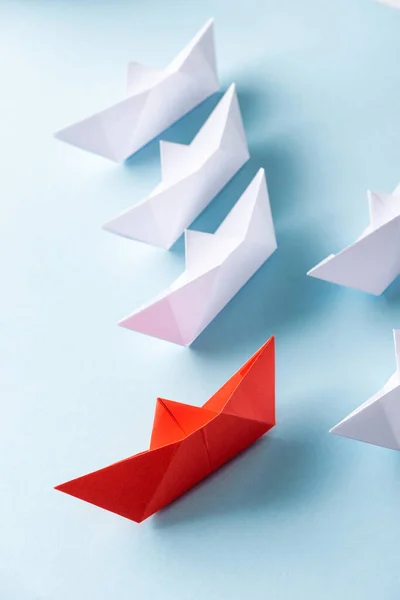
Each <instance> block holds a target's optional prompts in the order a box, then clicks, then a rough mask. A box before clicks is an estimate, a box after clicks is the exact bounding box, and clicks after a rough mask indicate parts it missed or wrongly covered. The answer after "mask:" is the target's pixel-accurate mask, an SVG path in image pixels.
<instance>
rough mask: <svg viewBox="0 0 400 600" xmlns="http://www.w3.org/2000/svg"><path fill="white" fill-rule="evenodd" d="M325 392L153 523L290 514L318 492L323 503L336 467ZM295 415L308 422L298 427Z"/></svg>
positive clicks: (164, 524) (165, 525) (168, 524)
mask: <svg viewBox="0 0 400 600" xmlns="http://www.w3.org/2000/svg"><path fill="white" fill-rule="evenodd" d="M324 395H326V392H322V393H321V396H320V397H315V398H313V399H312V404H313V411H312V413H311V412H310V411H306V412H304V413H303V411H302V415H300V413H299V412H298V410H299V409H296V408H295V407H294V408H293V412H294V413H295V412H296V411H297V413H298V416H297V418H296V419H295V420H293V421H292V422H291V423H290V426H288V424H287V423H286V424H283V426H282V427H280V431H279V433H278V431H277V430H276V431H274V430H272V431H271V433H269V434H267V435H265V436H264V437H263V438H261V439H260V440H258V441H257V442H256V443H254V444H253V445H252V446H250V447H249V448H247V449H246V450H245V451H243V452H242V453H241V454H240V455H238V456H237V457H235V458H234V459H232V460H231V461H230V462H229V463H227V464H226V465H224V466H223V467H221V468H220V469H219V470H218V471H216V472H215V473H213V474H212V475H210V476H209V477H207V478H206V479H204V480H203V481H202V482H200V483H199V484H197V485H196V486H195V487H194V488H192V489H191V490H189V491H188V492H187V493H186V494H185V495H184V496H182V497H181V498H179V499H177V500H176V501H175V502H173V503H172V504H170V505H169V506H167V507H166V508H165V509H163V510H162V511H160V512H159V513H157V514H156V515H155V516H154V517H153V520H152V524H153V526H154V527H155V528H168V527H173V526H175V525H179V524H186V523H192V522H193V521H202V520H208V519H210V518H211V519H212V518H214V517H220V516H222V515H229V513H235V512H240V513H241V514H243V516H246V514H247V513H249V512H251V513H253V512H254V511H259V512H260V513H263V512H266V511H269V512H271V511H272V512H275V511H279V512H281V511H285V510H287V511H288V513H290V511H292V510H293V505H294V504H295V505H298V511H299V512H302V511H303V510H304V509H303V507H304V506H307V502H308V501H309V500H311V498H312V501H313V504H314V506H315V503H318V500H317V498H318V497H320V502H321V505H322V503H323V502H324V499H325V494H327V493H330V486H331V485H333V484H332V482H333V481H334V479H333V476H332V468H335V461H334V456H333V454H334V448H335V444H334V443H333V441H334V438H333V437H332V436H329V435H328V433H327V430H328V428H329V423H328V420H329V418H328V419H327V416H326V415H324V406H323V405H324V402H321V400H324V398H323V396H324ZM331 395H332V392H330V396H331ZM296 404H297V406H299V405H300V404H301V402H297V401H296ZM299 418H300V419H302V420H304V422H307V427H298V425H297V423H296V422H297V419H299ZM285 430H286V431H285ZM278 435H279V437H278ZM282 435H284V436H285V437H282ZM336 468H339V465H338V462H336ZM347 468H348V465H347ZM304 503H306V504H304ZM260 516H261V515H260Z"/></svg>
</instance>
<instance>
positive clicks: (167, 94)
mask: <svg viewBox="0 0 400 600" xmlns="http://www.w3.org/2000/svg"><path fill="white" fill-rule="evenodd" d="M218 89H219V83H218V75H217V68H216V60H215V49H214V33H213V20H212V19H211V20H209V21H208V22H207V23H206V25H205V26H204V27H203V28H202V29H201V30H200V31H199V32H198V33H197V35H196V36H195V37H194V38H193V39H192V41H191V42H190V43H189V44H188V45H187V46H186V48H185V49H184V50H182V52H181V53H180V54H178V56H177V57H176V58H175V59H174V60H173V61H172V62H171V63H170V64H169V65H168V66H167V67H166V68H165V69H155V68H153V67H147V66H145V65H140V64H138V63H130V64H129V66H128V90H127V96H128V97H127V98H126V99H125V100H122V102H119V103H118V104H115V105H113V106H111V107H110V108H107V109H106V110H103V111H101V112H99V113H97V114H95V115H93V116H91V117H89V118H87V119H84V120H83V121H80V122H78V123H75V124H74V125H71V126H69V127H67V128H66V129H62V130H61V131H59V132H58V133H56V134H55V137H57V138H58V139H60V140H62V141H64V142H67V143H69V144H72V145H73V146H77V147H78V148H81V149H83V150H87V151H89V152H93V153H94V154H99V155H100V156H104V157H105V158H109V159H111V160H113V161H116V162H122V161H124V160H125V159H126V158H128V157H129V156H131V155H132V154H134V153H135V152H137V150H139V149H140V148H142V147H143V146H144V145H145V144H147V143H148V142H149V141H150V140H152V139H153V138H155V137H156V136H158V135H159V134H160V133H162V132H163V131H164V130H165V129H167V127H169V126H170V125H172V123H174V122H175V121H177V120H178V119H180V118H181V117H183V115H185V114H186V113H188V112H189V111H190V110H192V109H193V108H194V107H195V106H197V105H198V104H200V102H202V101H203V100H205V99H206V98H207V97H208V96H210V95H211V94H213V93H214V92H216V91H217V90H218Z"/></svg>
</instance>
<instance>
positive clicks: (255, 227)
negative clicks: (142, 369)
mask: <svg viewBox="0 0 400 600" xmlns="http://www.w3.org/2000/svg"><path fill="white" fill-rule="evenodd" d="M185 235H186V249H187V256H186V269H185V271H184V273H183V274H182V275H181V276H180V277H179V278H178V279H176V281H175V282H174V283H172V285H171V286H170V287H169V288H168V289H167V290H166V291H165V292H163V293H162V294H161V295H160V296H159V297H158V298H157V299H156V300H154V301H153V302H152V303H150V304H148V305H146V306H144V307H143V308H141V309H139V310H138V311H136V312H135V313H133V314H132V315H130V316H128V317H126V318H125V319H123V320H122V321H120V323H119V325H121V326H122V327H125V328H127V329H131V330H133V331H138V332H140V333H146V334H147V335H151V336H153V337H158V338H161V339H164V340H168V341H171V342H174V343H176V344H180V345H183V346H188V345H190V344H191V343H192V342H193V341H194V340H195V339H196V338H197V336H198V335H199V334H200V333H201V332H202V331H203V330H204V329H205V328H206V327H207V325H208V324H209V323H210V322H211V321H212V320H213V319H214V317H215V316H216V315H217V314H218V313H219V312H220V311H221V310H222V309H223V308H224V307H225V306H226V304H227V303H228V302H229V301H230V300H231V299H232V298H233V296H234V295H235V294H236V293H237V292H238V291H239V290H240V289H241V288H242V287H243V286H244V285H245V284H246V283H247V281H248V280H249V279H250V277H252V275H254V273H255V272H256V271H257V270H258V269H259V268H260V267H261V265H262V264H263V263H264V262H265V261H266V260H267V259H268V258H269V257H270V256H271V254H272V253H273V252H274V251H275V249H276V248H277V244H276V238H275V231H274V224H273V220H272V215H271V208H270V202H269V197H268V191H267V185H266V181H265V174H264V170H263V169H260V170H259V171H258V173H257V174H256V176H255V177H254V179H253V180H252V182H251V183H250V184H249V186H248V187H247V189H246V190H245V191H244V193H243V194H242V196H241V197H240V198H239V200H238V201H237V203H236V205H235V206H234V207H233V209H232V210H231V212H230V213H229V214H228V216H227V217H226V219H225V221H224V222H223V223H222V224H221V225H220V227H219V228H218V229H217V231H216V232H215V233H214V234H203V233H200V232H193V231H186V234H185Z"/></svg>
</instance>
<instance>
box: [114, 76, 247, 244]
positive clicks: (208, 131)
mask: <svg viewBox="0 0 400 600" xmlns="http://www.w3.org/2000/svg"><path fill="white" fill-rule="evenodd" d="M160 154H161V173H162V179H161V182H160V183H159V184H158V185H157V186H156V187H155V188H154V190H153V191H152V192H151V193H150V195H149V196H148V197H147V198H146V199H145V200H143V201H141V202H139V203H138V204H135V205H134V206H133V207H132V208H129V209H128V210H126V211H124V212H123V213H121V214H120V215H118V216H117V217H115V218H114V219H112V220H111V221H109V222H108V223H106V224H105V225H104V229H106V230H107V231H110V232H112V233H116V234H118V235H121V236H123V237H127V238H130V239H133V240H137V241H140V242H145V243H147V244H152V245H154V246H161V247H162V248H170V247H171V246H172V245H173V244H174V243H175V242H176V240H177V239H178V238H179V237H180V236H181V235H182V233H183V232H184V230H185V229H186V228H187V227H188V226H189V225H190V224H191V223H192V222H193V221H194V220H195V219H196V217H197V216H198V215H199V214H200V213H201V211H203V210H204V209H205V208H206V206H207V205H208V204H209V203H210V202H211V200H212V199H213V198H214V197H215V196H216V195H217V194H218V193H219V192H220V191H221V190H222V188H223V187H224V186H225V185H226V184H227V183H228V181H230V179H232V177H233V176H234V175H235V173H236V172H237V171H238V170H239V169H240V168H241V167H242V166H243V165H244V164H245V162H246V161H247V160H248V159H249V157H250V155H249V151H248V148H247V141H246V137H245V134H244V129H243V123H242V117H241V114H240V108H239V103H238V99H237V95H236V90H235V86H234V85H231V86H230V88H229V89H228V90H227V92H226V93H225V95H224V96H223V97H222V99H221V100H220V102H219V103H218V104H217V106H216V108H215V109H214V110H213V112H212V113H211V115H210V116H209V118H208V119H207V121H206V122H205V123H204V125H203V126H202V128H201V129H200V131H199V132H198V133H197V135H196V136H195V137H194V139H193V140H192V142H191V143H190V144H189V145H188V146H185V145H183V144H175V143H171V142H160Z"/></svg>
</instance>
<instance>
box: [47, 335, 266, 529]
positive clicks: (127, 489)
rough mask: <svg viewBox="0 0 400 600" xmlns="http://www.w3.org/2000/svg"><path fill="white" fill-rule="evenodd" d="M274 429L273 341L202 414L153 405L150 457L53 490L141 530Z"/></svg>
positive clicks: (145, 454)
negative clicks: (142, 523) (140, 526)
mask: <svg viewBox="0 0 400 600" xmlns="http://www.w3.org/2000/svg"><path fill="white" fill-rule="evenodd" d="M237 392H240V393H239V394H237ZM235 394H237V395H236V396H235ZM249 415H250V416H249ZM274 425H275V353H274V338H273V337H272V338H270V339H269V340H268V342H266V343H265V344H264V346H263V347H262V348H261V349H260V350H259V351H258V352H256V354H255V355H254V356H253V357H252V359H251V360H250V361H248V363H246V364H245V365H244V366H243V367H242V368H241V369H239V370H238V371H237V373H236V374H235V375H233V376H232V377H231V379H230V380H229V381H228V382H226V384H225V385H223V386H222V388H221V389H220V390H219V392H217V393H216V394H214V396H212V398H210V400H209V401H208V402H206V403H205V404H204V406H203V407H194V406H190V405H188V404H181V403H179V402H173V401H171V400H164V399H162V398H159V399H158V401H157V405H156V412H155V415H154V424H153V433H152V436H151V444H150V449H149V450H147V451H145V452H142V453H140V454H137V455H135V456H132V457H130V458H127V459H125V460H122V461H120V462H118V463H115V464H113V465H110V466H109V467H106V468H104V469H100V470H99V471H95V472H94V473H90V474H88V475H84V476H83V477H78V478H77V479H73V480H72V481H69V482H67V483H63V484H61V485H59V486H57V488H56V489H58V490H60V491H62V492H65V493H66V494H69V495H71V496H74V497H76V498H80V499H81V500H85V501H86V502H89V503H91V504H94V505H96V506H99V507H100V508H104V509H106V510H109V511H111V512H114V513H116V514H118V515H121V516H123V517H126V518H128V519H131V520H132V521H136V522H140V521H143V520H144V519H145V518H147V517H149V516H150V515H151V514H153V513H154V512H156V511H158V510H159V509H160V508H162V507H163V506H165V505H166V504H168V503H169V502H171V501H172V500H174V499H175V498H177V497H178V496H180V495H181V494H183V493H184V492H185V491H186V490H188V489H189V488H191V487H192V486H193V485H195V484H196V483H198V482H199V481H201V480H202V479H203V478H204V477H206V476H207V475H209V474H210V473H211V472H212V471H214V470H215V469H217V468H218V467H220V466H221V465H222V464H224V463H225V462H227V461H228V460H230V459H231V458H233V457H234V456H235V455H236V454H238V453H239V452H241V451H242V450H244V448H246V447H247V446H249V445H250V444H252V443H253V442H254V441H255V440H257V439H258V438H259V437H260V436H262V435H263V434H264V433H266V432H267V431H269V429H271V428H272V427H273V426H274Z"/></svg>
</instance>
